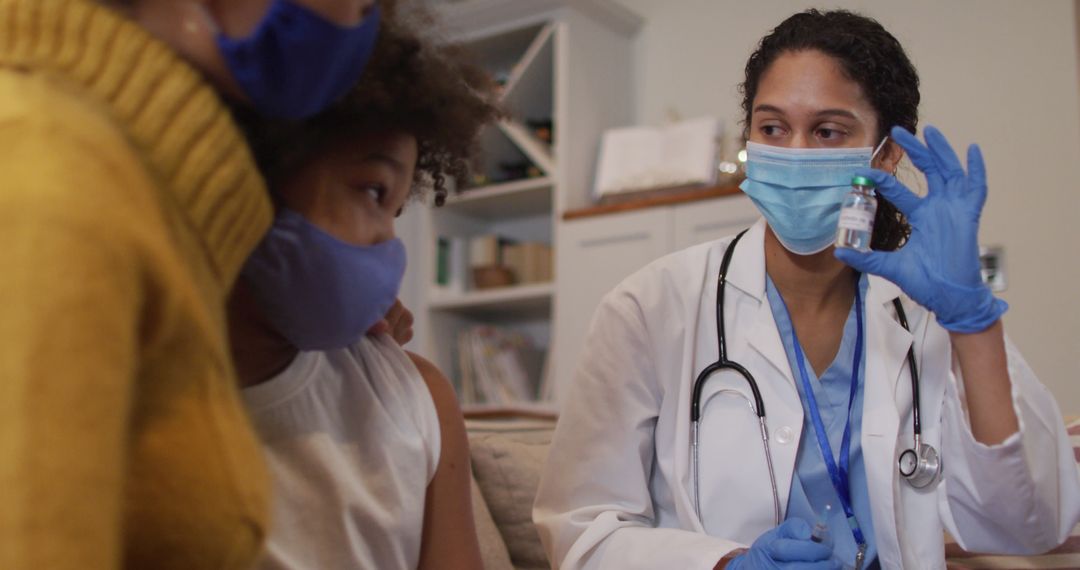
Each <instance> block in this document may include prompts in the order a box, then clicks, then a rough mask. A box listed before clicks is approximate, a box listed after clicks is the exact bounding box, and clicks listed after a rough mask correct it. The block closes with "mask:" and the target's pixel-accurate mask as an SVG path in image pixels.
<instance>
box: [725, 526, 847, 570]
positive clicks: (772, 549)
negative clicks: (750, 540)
mask: <svg viewBox="0 0 1080 570" xmlns="http://www.w3.org/2000/svg"><path fill="white" fill-rule="evenodd" d="M831 556H832V550H831V549H830V548H829V547H828V546H825V545H824V544H820V543H817V542H814V541H812V540H810V525H808V524H806V521H804V520H802V519H788V520H786V521H784V522H783V523H781V524H780V526H778V527H776V528H774V529H772V530H770V531H768V532H766V533H765V534H762V535H761V536H759V537H758V538H757V540H755V541H754V544H752V545H750V549H749V550H747V551H746V552H744V553H743V554H740V555H738V556H736V557H735V558H732V559H731V562H728V565H727V570H750V569H755V568H761V569H784V570H840V563H839V562H837V561H835V560H830V559H829V558H830V557H831Z"/></svg>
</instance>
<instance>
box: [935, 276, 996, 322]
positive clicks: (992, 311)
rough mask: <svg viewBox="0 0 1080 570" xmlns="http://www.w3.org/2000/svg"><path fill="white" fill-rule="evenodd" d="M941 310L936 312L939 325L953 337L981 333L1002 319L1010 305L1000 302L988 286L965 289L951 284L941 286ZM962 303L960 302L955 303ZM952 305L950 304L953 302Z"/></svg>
mask: <svg viewBox="0 0 1080 570" xmlns="http://www.w3.org/2000/svg"><path fill="white" fill-rule="evenodd" d="M939 287H940V288H941V289H942V293H944V294H943V295H941V297H942V298H941V301H944V302H943V303H938V304H940V305H942V308H941V309H940V310H939V309H933V311H934V314H935V316H937V321H938V324H940V325H941V326H942V328H944V329H945V330H947V331H949V332H954V333H964V334H970V333H977V332H982V331H984V330H986V329H988V328H990V326H991V325H993V324H994V323H995V322H997V320H998V319H1000V318H1001V315H1004V314H1005V311H1007V310H1009V304H1008V303H1006V302H1005V301H1002V300H1001V299H998V298H997V297H995V296H994V294H993V293H992V292H991V291H990V288H989V287H987V286H986V285H982V284H980V285H979V286H977V287H963V286H960V285H953V284H951V283H941V284H940V285H939ZM960 299H963V301H961V302H956V301H955V300H960ZM950 301H951V302H950Z"/></svg>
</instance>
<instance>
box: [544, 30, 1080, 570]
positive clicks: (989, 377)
mask: <svg viewBox="0 0 1080 570" xmlns="http://www.w3.org/2000/svg"><path fill="white" fill-rule="evenodd" d="M742 88H743V91H742V92H743V93H744V99H743V108H744V111H745V114H746V125H747V128H748V135H749V140H750V143H751V144H750V145H749V148H748V150H749V159H748V165H747V175H748V178H747V181H746V182H745V183H744V185H743V189H744V191H745V192H746V193H747V194H748V195H749V196H750V197H751V199H753V201H754V202H755V204H756V205H757V206H758V208H759V210H760V211H761V213H762V214H763V216H764V219H763V220H760V221H759V222H758V223H757V224H755V225H754V226H753V227H752V228H750V229H749V231H748V232H746V233H745V234H744V235H743V236H742V237H741V239H740V240H739V243H738V244H737V246H736V245H734V244H733V240H732V239H731V238H728V239H722V240H719V241H716V242H711V243H706V244H702V245H699V246H696V247H692V248H689V249H687V250H684V251H682V252H679V253H675V254H673V255H670V256H667V257H665V258H663V259H660V260H658V261H656V262H654V263H652V264H651V265H649V266H648V267H646V268H644V269H643V270H641V271H639V272H638V273H636V274H634V275H632V276H631V277H629V278H628V279H626V281H624V282H623V283H622V284H621V285H620V286H618V287H617V288H616V289H615V290H613V291H612V292H611V293H609V294H608V295H607V296H606V297H605V298H604V300H603V302H602V303H601V305H600V307H599V308H598V310H597V313H596V316H595V318H594V321H593V324H592V328H591V332H590V334H589V339H588V341H587V344H586V347H585V351H584V354H585V356H584V358H583V360H582V363H581V365H580V366H579V368H578V371H577V374H576V377H575V378H574V383H573V388H572V390H573V392H572V393H571V394H570V397H568V398H567V400H566V401H567V404H566V407H565V409H564V412H563V415H562V418H561V420H560V422H559V426H558V429H557V431H556V434H555V439H554V442H553V444H552V448H551V455H550V457H549V460H548V464H547V467H546V472H545V474H544V477H543V479H542V481H541V485H540V490H539V494H538V496H537V501H536V506H535V510H534V518H535V520H536V523H537V525H538V527H539V529H540V534H541V538H542V539H543V542H544V545H545V547H546V549H547V551H548V554H549V556H550V558H551V560H552V562H553V566H554V567H556V568H563V569H567V570H570V569H579V568H582V569H584V568H588V569H601V568H618V569H623V568H665V569H666V568H679V569H701V570H709V569H712V568H735V569H743V568H838V567H840V566H841V565H844V566H847V567H859V566H861V567H862V568H877V567H880V568H944V567H945V561H944V545H943V543H944V541H943V531H945V530H948V532H950V533H951V534H952V535H953V536H954V537H955V538H956V540H957V541H958V542H959V543H960V545H961V546H963V547H964V548H966V549H968V550H972V551H981V552H1001V553H1035V552H1041V551H1045V550H1048V549H1050V548H1053V547H1054V546H1055V545H1057V544H1060V543H1061V542H1063V541H1064V539H1065V537H1066V536H1067V535H1068V534H1069V532H1070V530H1071V529H1072V527H1073V525H1074V524H1076V522H1077V520H1078V518H1080V478H1078V475H1077V469H1076V465H1075V460H1074V458H1073V453H1072V449H1071V447H1070V445H1069V443H1068V440H1067V437H1066V434H1065V429H1064V425H1063V422H1062V418H1061V416H1060V414H1059V412H1058V410H1057V406H1056V404H1055V402H1054V400H1053V398H1052V397H1051V396H1050V394H1049V393H1048V392H1047V391H1046V389H1045V388H1044V387H1043V386H1042V385H1041V384H1040V383H1039V381H1038V379H1037V378H1036V377H1035V375H1034V373H1033V372H1032V371H1031V369H1030V368H1029V367H1028V366H1027V364H1026V363H1025V362H1024V360H1023V358H1022V357H1021V356H1020V354H1019V353H1018V352H1017V350H1016V349H1015V348H1014V347H1013V346H1012V344H1011V343H1010V342H1009V341H1008V340H1007V339H1006V337H1005V335H1004V330H1003V325H1002V322H1001V315H1002V314H1003V313H1004V312H1005V310H1006V308H1007V307H1006V305H1005V303H1004V302H1002V301H1000V300H998V299H995V298H994V297H993V295H992V294H991V292H990V291H989V290H988V289H987V288H986V287H985V286H983V285H982V283H981V281H980V278H979V262H978V247H977V235H978V221H979V215H980V212H981V210H982V206H983V203H984V201H985V198H986V179H985V170H984V167H983V161H982V157H981V154H980V153H979V149H978V147H976V146H972V147H971V148H970V149H969V151H968V154H967V169H966V170H965V169H964V168H963V166H962V165H961V162H960V160H959V159H958V158H957V156H956V154H955V153H954V152H953V150H952V148H951V147H950V146H949V144H948V142H946V140H945V138H944V136H942V134H941V133H940V132H939V131H937V130H935V129H933V128H932V127H927V128H926V130H925V141H926V142H925V144H924V143H923V142H921V141H919V140H918V139H916V138H915V137H914V136H913V135H911V134H910V133H911V132H914V131H915V127H916V121H917V114H918V102H919V91H918V76H917V74H916V71H915V69H914V68H913V66H912V64H911V62H910V61H909V60H908V58H907V56H906V54H905V53H904V50H903V48H902V47H901V46H900V44H899V43H898V42H897V40H896V39H895V38H894V37H893V36H892V35H891V34H889V33H888V32H887V31H886V30H885V29H883V28H882V27H881V26H880V25H879V24H878V23H877V22H876V21H874V20H871V19H869V18H865V17H862V16H859V15H855V14H852V13H849V12H843V11H833V12H818V11H814V10H811V11H807V12H804V13H800V14H796V15H794V16H792V17H790V18H788V19H787V20H786V21H784V22H783V23H781V24H780V26H778V27H777V28H776V29H775V30H773V31H772V32H771V33H770V34H769V35H767V36H766V37H765V38H764V39H763V40H762V42H761V44H760V45H759V47H758V49H757V51H755V52H754V53H753V55H751V57H750V59H749V61H748V63H747V66H746V78H745V82H744V83H743V85H742ZM894 126H895V128H892V130H890V127H894ZM883 139H884V140H886V142H885V143H884V144H883V145H879V143H880V142H881V141H883ZM875 149H877V150H875ZM905 152H906V154H907V156H908V157H909V158H910V159H911V162H912V163H914V164H915V166H916V167H918V168H919V169H920V170H921V171H922V172H923V173H924V174H925V175H926V178H927V182H928V186H929V191H928V194H927V196H926V197H925V198H920V197H917V196H916V195H914V194H913V193H911V192H910V191H909V190H907V189H906V188H904V187H903V186H902V185H901V184H900V183H898V182H897V181H896V179H895V178H893V176H892V175H891V174H889V173H893V172H895V170H896V167H897V164H898V162H899V161H900V159H901V158H902V156H903V155H904V153H905ZM871 165H872V166H873V167H874V168H875V170H869V169H867V168H860V167H868V166H871ZM855 174H860V175H863V176H866V177H869V178H871V179H872V180H873V181H874V182H875V183H876V184H877V186H878V192H879V201H880V203H881V205H880V206H879V209H878V213H877V217H876V222H875V228H874V235H873V243H872V247H873V249H874V250H876V251H874V252H871V253H867V254H858V253H856V252H853V251H851V250H839V251H837V250H834V248H833V247H832V246H831V243H832V241H833V237H834V236H835V231H836V220H837V216H838V211H839V205H840V201H841V200H842V198H843V195H844V192H845V191H846V189H847V188H848V186H849V184H850V181H851V178H852V176H853V175H855ZM729 250H730V251H729ZM725 253H729V254H730V260H729V262H728V267H727V268H726V272H725V273H726V278H725V279H718V277H719V276H720V273H721V265H722V264H723V258H724V257H725ZM718 281H719V282H720V283H723V285H722V286H718ZM720 294H722V295H723V296H722V297H719V295H720ZM718 297H719V298H720V299H722V303H721V306H720V307H719V308H720V309H722V315H723V320H722V323H723V326H724V328H725V329H726V331H725V332H726V335H725V336H726V339H725V340H726V357H727V358H728V359H729V360H731V361H733V362H736V363H738V364H739V365H741V366H742V367H744V368H745V369H746V371H747V372H748V375H749V376H751V377H752V378H753V379H754V382H753V383H755V384H756V386H757V390H758V392H759V394H760V405H759V404H758V401H757V399H756V398H755V396H754V393H753V390H752V389H751V382H750V381H748V380H747V379H746V378H745V377H744V376H742V375H740V374H739V373H737V372H736V371H733V370H731V369H725V370H721V371H718V372H714V373H713V374H711V375H710V376H709V377H708V379H707V380H705V381H704V382H703V383H702V384H701V392H700V394H699V397H698V398H696V400H697V401H698V402H699V409H700V418H699V419H698V422H697V428H698V430H699V440H700V445H699V452H698V455H699V459H698V461H696V462H695V459H694V450H693V447H692V429H691V423H692V422H691V420H692V418H691V402H692V401H694V400H695V398H694V394H693V392H694V385H695V380H696V379H697V378H698V376H699V375H700V374H701V373H702V371H703V370H704V369H706V367H708V366H710V365H711V364H713V363H714V362H716V361H717V357H718V343H719V339H718V336H719V335H718V328H719V327H718V323H717V314H718V307H717V299H718ZM897 300H898V303H897V302H896V301H897ZM909 349H911V356H910V358H909ZM916 390H917V392H916ZM916 414H918V416H916ZM759 416H762V419H763V420H764V421H763V424H764V426H765V427H764V431H765V433H767V440H766V441H763V438H762V436H761V431H759V430H760V429H761V428H759V425H760V424H759ZM916 417H918V418H920V419H921V422H919V423H920V424H921V425H920V426H918V427H919V428H920V429H918V430H916V421H917V420H916ZM917 432H918V434H919V438H920V441H919V442H918V444H916V442H915V441H914V440H915V434H916V433H917ZM763 444H764V445H763ZM909 449H912V450H913V451H916V450H917V452H918V453H915V454H910V455H905V454H904V452H905V451H906V450H909ZM935 455H936V456H937V459H938V460H939V461H938V462H937V463H936V466H935V462H934V459H935ZM912 457H916V458H922V459H923V460H925V465H922V466H920V465H919V462H918V461H910V460H911V459H912ZM902 460H903V461H902ZM905 463H906V464H905ZM695 464H696V468H695ZM916 467H918V469H916V471H917V472H916V473H914V474H911V471H912V470H913V469H914V468H916ZM901 470H904V472H905V474H909V475H912V476H911V477H907V476H905V475H904V474H901ZM695 472H696V473H695ZM696 481H700V484H699V485H696V484H695V482H696ZM815 524H817V525H818V527H819V529H818V530H817V532H816V534H818V535H819V536H820V534H821V530H820V529H823V528H827V529H828V532H827V533H826V534H827V536H826V537H825V540H824V541H821V542H817V541H815V540H813V539H811V527H812V526H814V525H815ZM815 538H817V537H815Z"/></svg>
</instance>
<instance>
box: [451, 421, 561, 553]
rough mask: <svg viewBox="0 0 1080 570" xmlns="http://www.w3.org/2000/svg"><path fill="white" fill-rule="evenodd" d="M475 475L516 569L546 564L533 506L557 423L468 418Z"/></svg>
mask: <svg viewBox="0 0 1080 570" xmlns="http://www.w3.org/2000/svg"><path fill="white" fill-rule="evenodd" d="M466 427H467V428H468V431H469V447H470V453H471V455H472V464H473V476H474V477H475V478H476V482H477V483H478V484H479V487H480V492H481V494H482V495H483V497H484V501H485V502H486V503H487V507H488V509H489V510H490V511H491V517H492V519H493V520H494V521H495V525H496V526H497V527H498V529H499V531H500V532H501V533H502V537H503V540H504V541H505V543H506V549H507V550H508V551H509V553H510V560H511V561H512V562H513V565H514V568H516V569H517V570H544V569H546V568H548V567H549V565H548V562H547V556H546V555H545V554H544V548H543V546H542V545H541V544H540V537H539V535H538V534H537V533H536V527H535V526H534V525H533V522H532V505H533V499H534V497H535V496H536V489H537V486H538V485H539V483H540V472H541V468H542V467H543V465H544V462H545V461H546V460H547V454H548V447H549V446H550V445H551V435H552V432H553V431H554V429H555V422H554V421H548V420H469V421H468V422H466Z"/></svg>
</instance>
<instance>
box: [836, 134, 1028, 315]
mask: <svg viewBox="0 0 1080 570" xmlns="http://www.w3.org/2000/svg"><path fill="white" fill-rule="evenodd" d="M924 136H925V138H926V145H925V146H924V145H923V144H922V143H921V142H919V139H917V138H915V136H914V135H912V134H911V133H909V132H907V131H906V130H904V129H902V128H900V127H894V128H893V130H892V139H893V140H894V141H896V142H897V143H898V144H899V145H900V146H901V147H903V148H904V150H905V151H907V154H908V156H909V157H910V158H911V162H912V163H914V164H915V166H916V167H918V168H919V170H921V171H923V173H924V174H926V180H927V183H928V185H929V191H928V192H927V195H926V197H925V198H919V197H918V196H916V195H915V194H914V193H913V192H912V191H911V190H908V189H907V188H906V187H905V186H904V185H903V184H901V183H900V182H898V181H897V180H896V178H894V177H893V176H892V175H889V174H886V173H885V172H881V171H880V170H870V169H866V170H861V171H859V172H858V174H859V175H862V176H866V177H868V178H870V179H872V180H873V181H874V182H875V183H876V184H877V191H878V193H879V194H880V195H881V196H882V197H884V198H885V199H887V200H889V201H890V202H892V203H893V204H894V205H895V206H896V207H897V209H899V210H900V211H901V212H902V213H903V214H904V215H905V216H907V219H908V223H909V224H911V237H910V238H908V241H907V243H905V244H904V246H903V247H901V248H900V249H899V250H897V251H894V252H881V251H871V252H867V253H860V252H857V251H854V250H851V249H845V248H836V257H837V259H839V260H840V261H843V262H844V263H846V264H848V265H850V266H851V267H853V268H855V269H857V270H859V271H863V272H867V273H873V274H875V275H880V276H881V277H884V278H885V279H888V280H889V281H892V282H893V283H895V284H897V285H898V286H899V287H900V288H901V289H903V291H904V292H905V293H907V294H908V296H909V297H911V298H912V299H913V300H914V301H915V302H916V303H918V304H920V305H922V306H923V307H926V308H927V309H929V310H930V311H932V312H933V313H934V314H935V315H936V316H937V320H938V323H940V324H941V326H943V327H945V329H946V330H949V331H952V332H958V333H974V332H980V331H983V330H986V329H987V328H989V327H990V325H993V324H994V323H995V322H997V320H998V319H999V318H1001V315H1002V314H1003V313H1004V312H1005V311H1006V309H1008V305H1007V304H1006V303H1005V302H1004V301H1002V300H1000V299H997V298H996V297H994V295H993V293H991V292H990V288H989V287H987V286H986V285H985V284H983V282H982V278H981V275H980V272H979V241H978V237H979V216H980V215H981V214H982V208H983V204H985V203H986V167H985V165H984V164H983V158H982V153H981V152H980V151H979V147H978V145H971V146H970V147H968V156H967V164H968V171H967V173H966V174H965V173H964V168H963V166H961V165H960V159H959V158H957V156H956V153H955V152H953V149H952V147H951V146H949V142H948V141H947V140H945V135H942V134H941V131H939V130H937V129H935V128H934V127H930V126H928V127H926V129H925V131H924Z"/></svg>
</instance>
